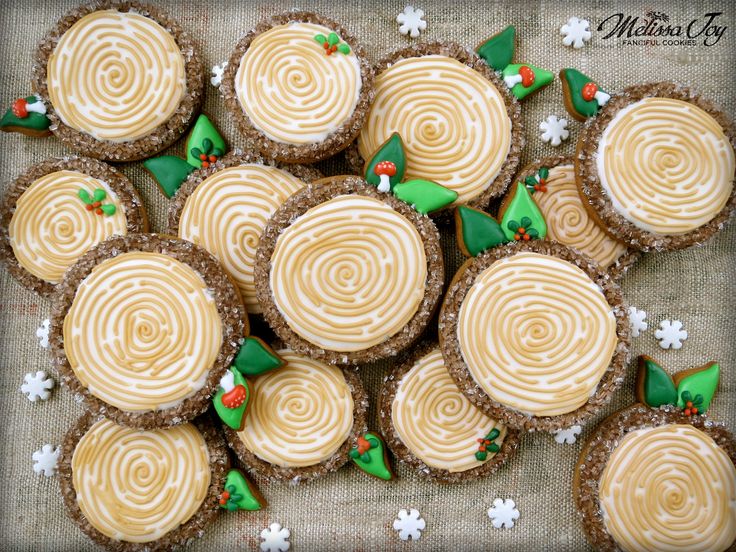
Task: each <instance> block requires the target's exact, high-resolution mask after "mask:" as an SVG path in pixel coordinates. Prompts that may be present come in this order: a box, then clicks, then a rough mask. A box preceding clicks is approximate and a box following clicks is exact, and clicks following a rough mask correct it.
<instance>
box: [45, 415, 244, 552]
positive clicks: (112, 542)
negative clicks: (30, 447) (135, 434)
mask: <svg viewBox="0 0 736 552" xmlns="http://www.w3.org/2000/svg"><path fill="white" fill-rule="evenodd" d="M103 419H105V418H104V416H95V415H93V414H91V413H89V412H88V413H85V414H83V415H82V416H81V417H80V418H79V419H78V420H77V421H76V422H74V425H73V426H72V427H71V428H70V429H69V430H68V431H67V433H66V435H65V436H64V440H63V442H62V444H61V455H60V456H59V463H58V472H59V487H60V490H61V496H62V498H63V500H64V507H65V509H66V512H67V515H68V516H69V518H70V519H71V520H72V521H73V522H74V523H75V524H76V525H77V527H79V528H80V529H81V530H82V532H83V533H84V534H85V535H87V536H88V537H89V538H90V539H91V540H92V541H93V542H95V543H97V544H99V545H101V546H104V547H105V548H106V549H107V550H115V551H119V552H122V551H125V552H133V551H135V552H144V551H146V552H147V551H158V550H171V549H172V548H174V547H176V546H181V545H184V544H186V543H187V542H189V541H191V540H192V539H194V538H201V537H202V535H203V534H204V528H205V526H207V524H208V523H209V522H210V521H212V519H213V518H214V516H215V514H217V512H218V510H219V503H218V495H219V494H220V493H221V492H222V489H223V488H224V485H225V476H226V470H227V468H228V466H229V463H230V462H229V459H228V455H227V447H226V446H225V442H224V441H223V439H222V436H221V435H220V433H219V432H218V431H217V429H216V428H215V426H214V424H213V423H212V421H211V420H210V419H209V418H208V417H206V416H203V417H201V418H198V419H196V420H193V421H192V422H191V423H192V424H193V425H194V426H196V428H197V429H198V430H199V432H200V433H201V434H202V437H204V440H205V443H206V444H207V452H208V454H209V459H210V485H209V488H208V489H207V496H206V497H205V499H204V501H203V502H202V504H201V505H200V507H199V509H198V510H197V511H196V512H195V513H194V514H193V515H192V517H190V518H189V519H188V520H187V521H186V522H185V523H183V524H182V525H179V527H177V528H176V529H174V530H172V531H169V532H168V533H166V534H165V535H164V536H162V537H161V538H159V539H157V540H155V541H152V542H145V543H135V542H128V541H120V540H116V539H112V538H110V537H108V536H106V535H103V534H102V533H101V532H100V531H98V530H97V529H96V528H95V527H94V525H92V524H91V523H90V522H89V520H88V519H87V518H86V517H85V516H84V514H83V513H82V510H81V509H80V508H79V503H78V502H77V492H76V490H75V489H74V483H73V473H72V458H73V456H74V451H75V449H76V448H77V445H78V444H79V441H80V440H81V439H82V437H83V436H84V435H85V434H86V433H87V432H88V431H89V429H90V428H91V427H92V426H93V425H94V424H95V423H97V422H99V421H101V420H103Z"/></svg>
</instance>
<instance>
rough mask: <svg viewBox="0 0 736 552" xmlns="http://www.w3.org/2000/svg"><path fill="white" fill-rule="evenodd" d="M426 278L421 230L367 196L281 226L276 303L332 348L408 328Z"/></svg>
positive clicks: (273, 279) (363, 345)
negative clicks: (289, 224)
mask: <svg viewBox="0 0 736 552" xmlns="http://www.w3.org/2000/svg"><path fill="white" fill-rule="evenodd" d="M426 281H427V259H426V256H425V253H424V243H423V242H422V238H421V236H420V235H419V232H418V231H417V229H416V228H415V227H414V225H413V224H412V223H411V222H409V220H408V219H406V217H404V216H403V215H402V214H400V213H398V212H397V211H395V210H394V209H392V208H391V207H389V206H388V205H386V204H385V203H383V202H381V201H379V200H377V199H374V198H371V197H365V196H357V195H342V196H337V197H335V198H333V199H331V200H329V201H326V202H324V203H322V204H320V205H318V206H316V207H313V208H311V209H309V210H308V211H307V212H306V213H304V214H303V215H301V216H300V217H299V218H297V219H296V221H294V223H292V224H291V226H289V227H288V228H287V229H286V230H284V232H282V234H281V235H280V236H279V238H278V240H277V241H276V247H275V249H274V252H273V255H272V256H271V273H270V286H271V291H272V293H273V299H274V303H275V304H276V307H277V308H278V309H279V311H280V312H281V314H282V315H283V317H284V319H285V320H286V322H287V324H288V325H289V327H290V328H291V329H292V330H293V331H294V332H295V333H297V334H298V335H300V336H301V337H302V338H304V339H306V340H307V341H309V342H311V343H313V344H315V345H318V346H319V347H323V348H325V349H329V350H332V351H343V352H349V351H361V350H364V349H367V348H369V347H372V346H373V345H376V344H378V343H381V342H383V341H385V340H386V339H388V338H389V337H391V336H392V335H394V334H395V333H396V332H398V331H399V330H401V329H402V328H403V327H404V326H405V325H406V324H407V323H408V322H409V320H411V318H412V317H413V316H414V314H415V313H416V311H417V309H418V307H419V304H420V303H421V301H422V298H423V297H424V291H425V286H426Z"/></svg>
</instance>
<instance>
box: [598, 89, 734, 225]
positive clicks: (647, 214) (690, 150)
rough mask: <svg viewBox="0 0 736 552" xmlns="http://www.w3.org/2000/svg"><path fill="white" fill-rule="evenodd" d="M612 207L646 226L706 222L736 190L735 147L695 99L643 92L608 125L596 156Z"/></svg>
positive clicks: (635, 223) (636, 223) (625, 216)
mask: <svg viewBox="0 0 736 552" xmlns="http://www.w3.org/2000/svg"><path fill="white" fill-rule="evenodd" d="M596 163H597V170H598V176H599V178H600V182H601V185H602V186H603V189H604V190H605V192H606V194H607V195H608V197H609V198H610V200H611V203H612V204H613V207H614V209H615V210H616V211H617V212H618V213H619V214H621V215H622V216H623V217H624V218H626V219H627V220H628V221H630V222H631V223H633V224H634V225H636V226H638V227H639V228H641V229H643V230H646V231H648V232H653V233H659V234H684V233H686V232H690V231H692V230H695V229H696V228H698V227H700V226H703V225H704V224H706V223H708V222H709V221H710V220H711V219H712V218H713V217H715V216H716V215H717V214H718V213H719V212H720V211H721V210H722V209H723V207H724V206H725V205H726V202H727V201H728V198H729V197H730V195H731V190H732V189H733V179H734V167H736V160H735V159H734V150H733V147H732V146H731V143H730V142H729V140H728V137H727V136H726V135H725V133H724V131H723V128H721V126H720V125H719V124H718V122H717V121H716V120H715V119H714V118H713V117H712V116H711V115H710V114H708V113H707V112H706V111H704V110H702V109H700V108H699V107H697V106H696V105H693V104H691V103H689V102H685V101H682V100H675V99H671V98H645V99H643V100H640V101H638V102H636V103H633V104H631V105H628V106H626V107H625V108H623V109H621V111H619V112H618V113H617V114H616V116H615V117H614V118H613V119H612V120H611V122H610V123H608V126H607V127H606V129H605V130H604V131H603V134H602V135H601V138H600V142H599V144H598V157H597V159H596Z"/></svg>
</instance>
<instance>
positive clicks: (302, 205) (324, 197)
mask: <svg viewBox="0 0 736 552" xmlns="http://www.w3.org/2000/svg"><path fill="white" fill-rule="evenodd" d="M341 195H358V196H365V197H372V198H374V199H377V200H379V201H381V202H382V203H384V204H385V205H387V206H389V207H391V208H392V209H393V210H394V211H396V212H398V213H399V214H401V215H403V216H404V217H405V218H406V219H407V220H408V221H409V222H410V223H411V224H412V225H413V226H414V227H415V228H416V229H417V232H418V233H419V236H420V237H421V239H422V242H423V244H424V254H425V256H426V259H427V281H426V284H425V292H424V297H423V298H422V301H421V303H420V304H419V307H418V308H417V311H416V312H415V313H414V316H412V318H411V319H410V320H409V322H408V323H407V324H406V325H405V326H404V327H403V328H401V329H400V330H399V331H398V332H396V333H395V334H393V335H392V336H391V337H389V338H388V339H387V340H385V341H383V342H381V343H378V344H376V345H373V346H371V347H368V348H367V349H362V350H360V351H349V352H344V351H333V350H329V349H323V348H321V347H319V346H317V345H315V344H313V343H311V342H310V341H307V340H306V339H304V338H302V337H301V336H299V335H298V334H297V333H296V332H294V331H293V330H292V329H291V328H290V327H289V325H288V323H287V322H286V319H285V318H284V316H283V315H282V314H281V312H280V311H279V309H278V307H277V306H276V303H275V302H274V299H273V294H272V293H271V284H270V277H269V276H270V273H271V257H272V255H273V252H274V249H275V248H276V242H277V240H278V238H279V236H280V235H281V233H282V232H283V231H284V230H286V228H288V227H289V226H291V224H292V223H293V222H295V220H296V219H297V218H298V217H300V216H301V215H303V214H304V213H305V212H306V211H308V210H309V209H311V208H312V207H316V206H317V205H320V204H322V203H325V202H326V201H329V200H330V199H333V198H335V197H338V196H341ZM444 273H445V270H444V261H443V258H442V249H441V248H440V234H439V231H438V230H437V227H436V226H435V225H434V223H433V222H432V220H431V219H430V218H429V217H428V216H426V215H420V214H419V213H418V212H417V211H415V210H414V209H412V208H411V207H410V206H409V205H407V204H406V203H404V202H403V201H400V200H398V199H396V198H395V197H393V196H392V195H391V194H387V193H382V192H379V191H378V189H377V188H376V187H375V186H371V185H370V184H368V183H366V181H365V180H363V179H362V178H360V177H358V176H344V175H343V176H334V177H329V178H324V179H322V180H319V181H317V182H314V183H312V184H309V185H307V186H305V187H304V188H302V189H301V190H300V191H298V192H296V193H295V194H293V195H292V196H291V197H290V198H289V199H287V200H286V201H285V202H284V203H283V204H282V205H281V207H279V209H278V210H277V211H276V212H275V213H274V214H273V216H272V217H271V219H270V220H269V221H268V223H267V224H266V228H265V229H264V231H263V234H262V235H261V242H260V244H259V245H258V251H257V252H256V263H255V282H256V298H257V299H258V302H259V303H260V304H261V310H262V312H263V317H264V318H265V319H266V322H268V324H269V325H270V326H271V328H272V329H273V331H274V332H275V333H276V335H277V336H278V337H279V339H281V340H282V341H283V342H284V343H286V345H288V347H289V348H291V349H292V350H293V351H294V352H296V353H299V354H301V355H305V356H308V357H311V358H313V359H315V360H321V361H323V362H327V363H328V364H361V363H365V362H371V361H374V360H379V359H383V358H388V357H392V356H395V355H396V354H397V353H398V352H399V351H400V350H402V349H405V348H406V347H409V346H410V345H411V344H413V343H414V342H415V341H416V340H417V339H418V338H419V336H420V335H421V334H422V332H423V331H424V330H425V328H426V327H427V325H428V324H429V321H430V319H431V318H432V315H433V314H434V311H435V309H436V308H437V305H438V304H439V300H440V295H441V293H442V289H443V285H444Z"/></svg>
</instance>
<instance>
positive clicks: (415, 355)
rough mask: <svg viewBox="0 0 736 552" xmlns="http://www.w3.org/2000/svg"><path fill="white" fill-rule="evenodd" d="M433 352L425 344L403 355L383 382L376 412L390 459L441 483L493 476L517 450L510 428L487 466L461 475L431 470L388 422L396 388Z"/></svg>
mask: <svg viewBox="0 0 736 552" xmlns="http://www.w3.org/2000/svg"><path fill="white" fill-rule="evenodd" d="M435 349H439V345H438V344H436V343H433V342H427V341H424V342H422V343H420V344H419V345H418V346H417V347H415V348H414V349H413V350H412V351H411V352H410V353H408V354H404V355H402V357H403V358H402V359H401V361H400V362H397V363H396V366H395V367H394V369H393V370H392V371H391V373H390V374H389V375H388V376H386V377H385V378H384V380H383V385H382V386H381V391H380V399H379V401H380V404H379V411H378V414H379V423H380V427H381V434H382V435H383V438H384V439H385V441H386V444H387V445H388V448H389V449H390V450H391V452H392V453H393V455H394V456H395V457H396V458H397V459H398V460H399V461H400V462H403V463H404V464H406V465H408V466H410V467H412V468H414V469H415V470H417V471H418V472H419V473H420V474H421V475H423V476H425V477H427V478H429V479H432V480H435V481H440V482H442V483H460V482H463V481H474V480H476V479H479V478H481V477H485V476H487V475H490V474H492V473H494V472H496V471H497V470H498V469H499V468H500V467H501V466H503V465H504V464H505V463H506V462H507V461H508V459H509V458H510V457H511V456H513V454H514V452H515V451H516V449H517V448H518V447H519V432H518V431H517V430H515V429H513V428H510V427H507V428H506V436H505V437H504V439H503V442H502V443H501V450H499V451H498V452H497V453H496V454H495V455H494V456H493V458H491V459H490V460H488V461H487V462H485V463H483V464H481V465H480V466H476V467H475V468H472V469H469V470H465V471H462V472H451V471H449V470H445V469H442V468H433V467H431V466H428V465H427V464H425V463H424V461H423V460H422V459H421V458H419V457H418V456H416V455H415V454H414V453H413V452H412V451H411V450H410V449H409V447H407V446H406V445H405V444H404V442H403V441H402V440H401V437H400V436H399V433H398V432H397V431H396V428H395V427H394V424H393V422H392V421H391V413H392V404H393V402H394V398H395V397H396V393H397V391H398V389H399V384H400V383H401V381H402V380H403V378H404V376H405V375H406V374H407V372H409V371H410V370H411V369H412V368H413V367H414V365H415V364H416V363H417V362H419V360H421V359H422V358H423V357H424V356H426V355H428V354H429V353H431V352H432V351H434V350H435Z"/></svg>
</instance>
